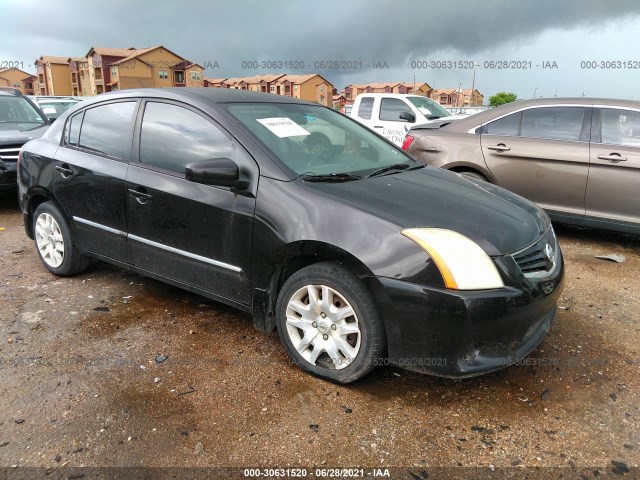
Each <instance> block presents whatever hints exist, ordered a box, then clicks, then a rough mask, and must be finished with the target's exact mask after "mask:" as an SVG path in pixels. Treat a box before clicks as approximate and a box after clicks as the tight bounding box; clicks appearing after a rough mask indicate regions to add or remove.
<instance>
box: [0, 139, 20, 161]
mask: <svg viewBox="0 0 640 480" xmlns="http://www.w3.org/2000/svg"><path fill="white" fill-rule="evenodd" d="M20 148H22V144H21V143H18V144H15V145H2V146H0V160H2V161H3V162H7V163H16V162H17V161H18V153H20Z"/></svg>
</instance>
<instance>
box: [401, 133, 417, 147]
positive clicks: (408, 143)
mask: <svg viewBox="0 0 640 480" xmlns="http://www.w3.org/2000/svg"><path fill="white" fill-rule="evenodd" d="M413 140H414V138H413V137H412V136H411V135H407V136H406V137H404V142H402V149H403V150H409V147H410V146H411V144H412V143H413Z"/></svg>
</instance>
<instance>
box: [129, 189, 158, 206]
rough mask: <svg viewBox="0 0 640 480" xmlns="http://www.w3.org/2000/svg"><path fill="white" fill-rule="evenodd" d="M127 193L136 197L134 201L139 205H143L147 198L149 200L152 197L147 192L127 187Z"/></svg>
mask: <svg viewBox="0 0 640 480" xmlns="http://www.w3.org/2000/svg"><path fill="white" fill-rule="evenodd" d="M129 195H131V196H132V197H136V201H137V202H138V203H139V204H140V205H144V204H145V203H147V202H148V201H149V200H151V199H152V198H153V197H152V196H151V195H149V194H148V193H145V192H140V191H138V190H135V189H133V188H130V189H129Z"/></svg>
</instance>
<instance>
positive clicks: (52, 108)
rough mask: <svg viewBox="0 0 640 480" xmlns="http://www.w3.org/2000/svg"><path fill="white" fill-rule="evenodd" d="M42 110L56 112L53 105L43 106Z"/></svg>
mask: <svg viewBox="0 0 640 480" xmlns="http://www.w3.org/2000/svg"><path fill="white" fill-rule="evenodd" d="M42 111H43V112H44V113H56V109H55V107H44V108H43V109H42Z"/></svg>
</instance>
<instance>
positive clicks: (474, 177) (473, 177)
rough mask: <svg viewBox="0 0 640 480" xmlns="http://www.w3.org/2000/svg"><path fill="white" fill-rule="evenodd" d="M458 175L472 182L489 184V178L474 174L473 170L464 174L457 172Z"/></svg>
mask: <svg viewBox="0 0 640 480" xmlns="http://www.w3.org/2000/svg"><path fill="white" fill-rule="evenodd" d="M457 173H458V175H460V176H462V177H465V178H469V179H471V180H480V181H482V182H488V181H489V180H487V177H485V176H484V175H482V174H481V173H478V172H472V171H471V170H465V171H462V172H457Z"/></svg>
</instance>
